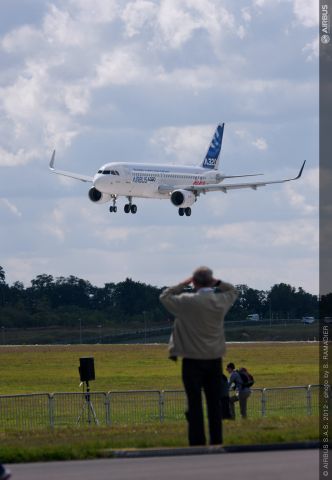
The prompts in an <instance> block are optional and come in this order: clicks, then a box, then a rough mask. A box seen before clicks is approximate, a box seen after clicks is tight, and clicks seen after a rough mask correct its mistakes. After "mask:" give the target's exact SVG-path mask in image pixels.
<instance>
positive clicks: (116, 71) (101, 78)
mask: <svg viewBox="0 0 332 480" xmlns="http://www.w3.org/2000/svg"><path fill="white" fill-rule="evenodd" d="M147 77H148V71H147V70H146V68H145V67H144V66H143V65H142V64H141V63H140V60H139V57H138V56H137V55H135V54H134V52H133V51H131V50H130V49H129V48H122V49H118V50H114V51H112V52H108V53H104V54H103V55H102V56H101V59H100V62H99V63H98V65H97V67H96V79H95V80H94V82H93V85H94V87H105V86H108V85H128V84H133V83H135V82H138V83H143V82H144V81H145V79H146V78H147Z"/></svg>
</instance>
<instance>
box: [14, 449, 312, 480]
mask: <svg viewBox="0 0 332 480" xmlns="http://www.w3.org/2000/svg"><path fill="white" fill-rule="evenodd" d="M318 455H319V450H318V449H315V450H291V451H289V450H288V451H272V452H250V453H224V454H213V455H186V456H173V457H152V458H118V459H116V458H114V459H103V460H85V461H68V462H49V463H26V464H13V465H9V468H10V469H11V471H12V473H13V477H12V479H13V480H23V479H24V480H41V479H43V480H59V479H65V480H111V479H112V480H129V479H135V480H221V479H223V480H224V479H225V480H226V479H236V480H240V479H244V480H283V479H285V480H290V479H291V480H315V479H318V478H319V471H318V463H319V462H318Z"/></svg>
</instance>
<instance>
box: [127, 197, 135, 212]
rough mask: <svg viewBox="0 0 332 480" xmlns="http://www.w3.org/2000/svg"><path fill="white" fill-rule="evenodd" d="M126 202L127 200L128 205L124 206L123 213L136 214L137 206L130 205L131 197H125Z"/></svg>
mask: <svg viewBox="0 0 332 480" xmlns="http://www.w3.org/2000/svg"><path fill="white" fill-rule="evenodd" d="M127 198H128V200H129V203H126V205H125V206H124V212H125V213H129V212H131V213H136V212H137V206H136V205H134V204H132V203H131V201H132V199H133V198H132V197H127Z"/></svg>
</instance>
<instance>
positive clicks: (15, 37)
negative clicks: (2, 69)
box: [1, 25, 44, 53]
mask: <svg viewBox="0 0 332 480" xmlns="http://www.w3.org/2000/svg"><path fill="white" fill-rule="evenodd" d="M43 40H44V38H43V35H42V32H40V31H38V30H37V29H35V28H33V27H31V26H30V25H23V27H20V28H17V29H15V30H12V31H11V32H9V33H8V34H6V35H5V36H4V38H3V39H2V41H1V47H2V48H3V50H4V51H5V52H7V53H12V52H17V51H21V52H27V53H29V52H31V51H32V50H34V49H37V48H38V47H39V45H40V44H41V43H42V42H43Z"/></svg>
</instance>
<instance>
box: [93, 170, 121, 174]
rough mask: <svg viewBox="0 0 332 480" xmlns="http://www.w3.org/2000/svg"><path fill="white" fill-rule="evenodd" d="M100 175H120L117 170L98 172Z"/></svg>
mask: <svg viewBox="0 0 332 480" xmlns="http://www.w3.org/2000/svg"><path fill="white" fill-rule="evenodd" d="M98 173H102V174H103V175H120V174H119V172H118V171H117V170H98Z"/></svg>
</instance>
